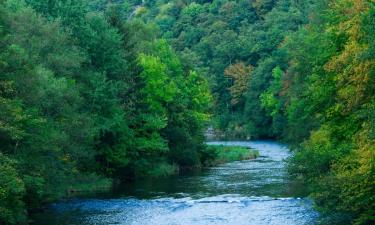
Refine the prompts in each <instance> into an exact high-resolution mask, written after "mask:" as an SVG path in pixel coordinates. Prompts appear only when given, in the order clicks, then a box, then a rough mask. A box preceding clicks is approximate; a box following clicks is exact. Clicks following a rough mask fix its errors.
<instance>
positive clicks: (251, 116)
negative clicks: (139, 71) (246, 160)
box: [137, 0, 375, 224]
mask: <svg viewBox="0 0 375 225" xmlns="http://www.w3.org/2000/svg"><path fill="white" fill-rule="evenodd" d="M150 8H152V10H150V11H149V12H150V13H146V14H144V15H142V16H139V17H138V18H137V19H141V20H143V21H148V22H152V21H153V18H163V19H161V20H155V23H156V24H157V25H159V26H160V27H161V30H162V32H163V36H164V37H165V38H167V39H168V40H169V41H170V42H171V43H172V45H173V47H175V49H176V50H177V51H178V52H180V53H181V54H182V55H183V56H185V58H184V59H185V61H187V62H186V64H187V65H190V66H192V67H195V68H196V70H198V71H202V72H203V74H205V76H206V77H207V78H208V79H209V81H210V82H209V83H210V87H211V90H212V93H213V96H214V109H215V115H214V117H213V122H214V124H215V127H216V130H220V131H222V132H223V133H224V134H225V135H226V136H227V137H231V138H270V137H271V138H279V139H283V140H284V141H286V142H288V143H290V144H291V146H292V147H293V148H294V149H295V151H296V153H295V156H294V157H293V158H291V159H290V161H289V170H290V172H291V174H293V175H295V176H296V177H298V178H302V179H303V180H305V181H306V182H307V183H308V186H309V191H310V193H311V195H312V197H313V198H314V199H315V200H316V203H317V206H319V208H320V209H322V211H324V212H329V214H331V215H332V214H335V216H333V217H331V220H330V221H327V223H330V224H331V223H337V224H343V223H344V220H345V223H355V224H371V222H373V220H374V218H373V216H372V214H373V212H374V202H375V201H374V198H373V196H374V185H373V184H374V165H375V164H374V150H373V140H374V135H373V133H374V132H373V129H374V127H375V126H374V125H375V124H374V117H373V111H374V94H375V93H374V88H373V87H374V79H373V77H374V38H371V37H373V36H374V31H375V27H374V19H373V18H374V3H373V1H368V0H344V1H338V0H321V1H314V2H309V1H295V0H276V1H274V0H254V1H250V2H249V1H241V0H240V1H227V0H214V1H210V2H207V1H178V0H176V1H159V2H158V3H153V4H151V5H150ZM151 12H152V13H151ZM155 15H156V16H155ZM167 21H169V22H167ZM333 212H334V213H333ZM332 218H334V219H332ZM340 218H341V220H340Z"/></svg>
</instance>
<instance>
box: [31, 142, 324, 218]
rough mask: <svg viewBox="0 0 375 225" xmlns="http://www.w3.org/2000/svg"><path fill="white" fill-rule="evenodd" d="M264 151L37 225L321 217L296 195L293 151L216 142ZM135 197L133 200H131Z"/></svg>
mask: <svg viewBox="0 0 375 225" xmlns="http://www.w3.org/2000/svg"><path fill="white" fill-rule="evenodd" d="M209 144H224V145H239V146H246V147H251V148H255V149H257V150H259V152H260V157H259V158H258V159H255V160H248V161H241V162H233V163H228V164H225V165H221V166H218V167H215V168H212V169H209V170H207V171H205V172H204V173H202V174H198V175H196V176H181V177H177V178H168V179H164V180H163V179H159V180H157V181H156V182H155V181H142V182H139V183H136V184H131V185H130V184H129V186H126V187H124V189H123V191H122V193H120V194H119V193H117V194H116V195H114V196H113V197H112V199H102V200H99V199H86V200H85V199H78V200H70V201H67V202H61V203H57V204H53V205H52V206H51V209H50V210H49V211H48V212H46V213H43V214H39V215H37V216H36V217H35V219H36V222H35V224H37V225H104V224H119V225H136V224H137V225H138V224H140V225H180V224H181V225H211V224H215V225H222V224H235V225H263V224H264V225H265V224H271V225H283V224H286V225H304V224H314V221H315V220H316V217H317V213H316V212H315V211H314V210H313V209H312V207H311V202H310V201H309V200H307V199H300V198H297V197H296V195H295V194H294V193H293V192H290V191H289V190H288V189H289V186H290V182H289V181H288V180H287V179H286V173H285V169H284V167H285V163H284V161H283V160H284V159H286V158H287V157H288V156H289V155H290V153H289V150H288V149H287V148H286V147H285V146H283V145H280V144H278V143H276V142H264V141H257V142H210V143H209ZM128 196H133V197H128Z"/></svg>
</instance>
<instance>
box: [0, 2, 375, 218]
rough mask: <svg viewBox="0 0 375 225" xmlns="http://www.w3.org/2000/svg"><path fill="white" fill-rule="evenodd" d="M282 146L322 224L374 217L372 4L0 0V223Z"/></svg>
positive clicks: (374, 32) (374, 18) (374, 28)
mask: <svg viewBox="0 0 375 225" xmlns="http://www.w3.org/2000/svg"><path fill="white" fill-rule="evenodd" d="M207 127H213V129H214V131H215V134H216V137H218V138H221V139H223V138H226V139H255V138H272V139H279V140H282V141H283V142H285V143H288V144H289V145H290V146H291V147H292V149H293V151H294V155H293V157H292V158H290V159H289V160H288V171H289V173H290V177H291V179H298V180H302V181H303V182H305V183H306V184H307V187H308V188H307V191H308V192H309V194H310V196H311V197H312V199H313V200H314V202H315V205H316V208H318V209H319V210H320V212H322V215H325V214H327V215H329V216H330V217H329V219H327V221H326V223H327V224H372V223H373V222H374V220H375V216H374V215H375V177H374V176H375V2H374V1H373V0H316V1H301V0H197V1H193V0H172V1H167V0H142V1H141V0H128V1H123V0H116V1H115V0H113V1H105V0H94V1H88V0H81V1H73V0H43V1H41V0H0V224H22V223H27V221H28V213H32V212H33V211H35V210H37V209H39V208H40V207H41V206H42V205H43V204H45V203H48V202H51V201H55V200H57V199H60V198H62V197H64V196H66V194H67V191H69V190H75V189H79V188H82V189H85V188H86V189H94V187H95V186H97V185H98V184H103V185H106V184H107V183H110V182H111V181H112V180H120V181H125V182H129V180H134V179H141V178H143V177H150V176H151V177H160V176H168V175H170V174H173V173H176V172H177V171H178V170H181V169H186V168H197V167H200V166H201V165H202V164H204V161H205V160H207V157H211V158H212V156H210V155H211V153H212V152H210V148H207V147H206V145H205V137H204V131H205V130H206V128H207Z"/></svg>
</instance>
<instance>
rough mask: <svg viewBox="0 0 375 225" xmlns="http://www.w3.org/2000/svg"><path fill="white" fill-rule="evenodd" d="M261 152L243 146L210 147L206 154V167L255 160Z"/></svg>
mask: <svg viewBox="0 0 375 225" xmlns="http://www.w3.org/2000/svg"><path fill="white" fill-rule="evenodd" d="M258 156H259V152H258V151H256V150H253V149H250V148H246V147H241V146H224V145H209V146H207V149H206V151H205V152H204V156H203V158H204V160H203V165H204V166H215V165H218V164H222V163H228V162H233V161H240V160H248V159H255V158H257V157H258Z"/></svg>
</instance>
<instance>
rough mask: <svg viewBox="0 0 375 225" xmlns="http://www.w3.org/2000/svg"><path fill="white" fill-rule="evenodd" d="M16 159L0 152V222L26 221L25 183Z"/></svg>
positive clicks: (16, 222)
mask: <svg viewBox="0 0 375 225" xmlns="http://www.w3.org/2000/svg"><path fill="white" fill-rule="evenodd" d="M15 166H16V164H15V161H13V160H10V159H9V158H8V157H6V156H5V155H3V154H1V153H0V223H2V224H3V223H4V224H18V223H24V222H26V214H25V204H24V202H23V201H22V199H23V197H24V195H25V184H24V182H23V181H22V179H21V178H20V175H19V174H18V172H17V170H16V167H15Z"/></svg>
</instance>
